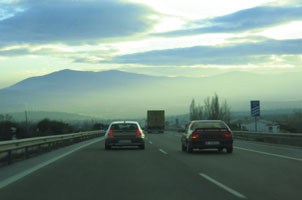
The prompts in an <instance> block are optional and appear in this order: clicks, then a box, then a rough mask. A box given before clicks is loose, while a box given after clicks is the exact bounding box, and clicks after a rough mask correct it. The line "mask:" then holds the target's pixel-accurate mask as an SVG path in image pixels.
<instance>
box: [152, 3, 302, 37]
mask: <svg viewBox="0 0 302 200" xmlns="http://www.w3.org/2000/svg"><path fill="white" fill-rule="evenodd" d="M295 20H302V7H301V6H296V7H276V6H271V7H270V6H259V7H254V8H250V9H245V10H241V11H238V12H235V13H232V14H229V15H225V16H220V17H215V18H211V19H204V20H199V21H194V22H191V23H189V24H187V27H188V28H184V29H182V30H176V31H170V32H163V33H156V34H154V35H156V36H164V37H177V36H185V35H196V34H205V33H232V32H242V31H249V30H255V29H264V28H267V27H272V26H276V25H280V24H284V23H288V22H291V21H295ZM190 27H194V28H190Z"/></svg>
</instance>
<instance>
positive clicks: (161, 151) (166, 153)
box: [159, 149, 168, 154]
mask: <svg viewBox="0 0 302 200" xmlns="http://www.w3.org/2000/svg"><path fill="white" fill-rule="evenodd" d="M159 151H160V152H162V153H163V154H168V153H167V152H165V151H164V150H162V149H159Z"/></svg>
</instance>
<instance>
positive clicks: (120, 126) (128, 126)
mask: <svg viewBox="0 0 302 200" xmlns="http://www.w3.org/2000/svg"><path fill="white" fill-rule="evenodd" d="M137 129H138V127H137V125H136V124H131V123H123V124H112V126H111V130H113V131H118V130H122V131H132V130H137Z"/></svg>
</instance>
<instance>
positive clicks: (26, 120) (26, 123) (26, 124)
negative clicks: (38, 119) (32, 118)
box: [25, 110, 28, 134]
mask: <svg viewBox="0 0 302 200" xmlns="http://www.w3.org/2000/svg"><path fill="white" fill-rule="evenodd" d="M25 128H26V134H27V133H28V119H27V110H25Z"/></svg>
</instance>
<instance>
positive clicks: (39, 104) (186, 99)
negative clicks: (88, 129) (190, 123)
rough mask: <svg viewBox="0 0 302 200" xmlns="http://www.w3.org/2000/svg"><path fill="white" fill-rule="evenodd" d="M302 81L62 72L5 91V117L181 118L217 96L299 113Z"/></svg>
mask: <svg viewBox="0 0 302 200" xmlns="http://www.w3.org/2000/svg"><path fill="white" fill-rule="evenodd" d="M301 77H302V75H301V74H299V73H298V74H297V73H289V72H288V73H283V74H268V75H259V74H254V73H249V72H229V73H225V74H221V75H216V76H211V77H204V78H189V77H164V76H150V75H144V74H136V73H129V72H123V71H117V70H108V71H101V72H90V71H74V70H62V71H57V72H54V73H51V74H47V75H44V76H39V77H31V78H28V79H25V80H23V81H21V82H18V83H16V84H14V85H12V86H10V87H8V88H4V89H1V90H0V113H8V112H22V111H24V110H29V111H47V112H71V113H78V114H83V115H90V116H95V117H98V118H103V119H109V118H136V117H145V115H146V111H147V110H150V109H164V110H166V114H168V115H177V114H184V113H188V110H189V105H190V103H191V100H192V99H193V98H194V99H195V101H196V102H197V103H200V104H203V101H204V99H205V98H206V97H208V96H213V95H214V94H215V93H217V94H218V96H219V97H220V99H221V101H224V100H226V101H227V102H228V104H229V105H230V106H231V108H232V110H234V111H248V110H249V109H250V107H249V106H250V105H249V104H250V100H260V101H261V108H262V109H283V108H287V109H295V108H302V93H301V92H300V86H301V85H302V84H301V83H302V81H301Z"/></svg>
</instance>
